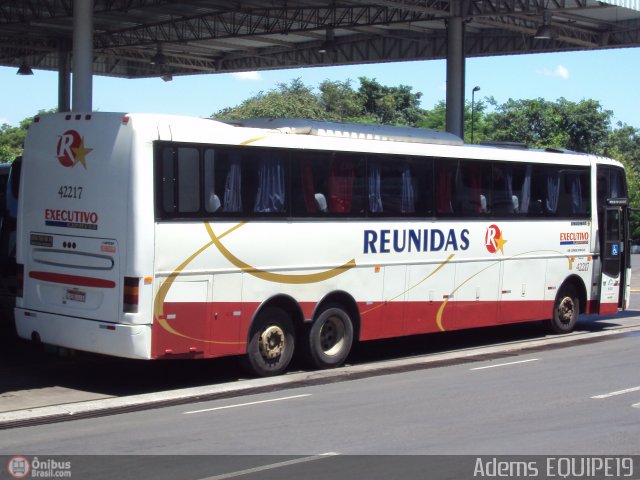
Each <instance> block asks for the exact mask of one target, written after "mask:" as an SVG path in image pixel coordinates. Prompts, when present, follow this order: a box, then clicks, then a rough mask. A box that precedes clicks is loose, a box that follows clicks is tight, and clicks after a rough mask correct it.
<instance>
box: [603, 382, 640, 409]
mask: <svg viewBox="0 0 640 480" xmlns="http://www.w3.org/2000/svg"><path fill="white" fill-rule="evenodd" d="M632 392H640V387H631V388H625V389H624V390H618V391H616V392H611V393H603V394H602V395H594V396H593V397H591V398H597V399H601V398H609V397H615V396H616V395H624V394H625V393H632ZM634 407H635V405H634Z"/></svg>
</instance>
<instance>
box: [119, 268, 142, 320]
mask: <svg viewBox="0 0 640 480" xmlns="http://www.w3.org/2000/svg"><path fill="white" fill-rule="evenodd" d="M123 300H124V301H123V305H124V307H123V310H124V312H125V313H138V303H139V301H140V279H139V278H137V277H124V299H123Z"/></svg>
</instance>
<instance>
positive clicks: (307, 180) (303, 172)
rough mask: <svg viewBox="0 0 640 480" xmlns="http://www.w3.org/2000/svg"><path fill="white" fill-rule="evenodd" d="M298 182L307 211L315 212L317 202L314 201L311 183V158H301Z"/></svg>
mask: <svg viewBox="0 0 640 480" xmlns="http://www.w3.org/2000/svg"><path fill="white" fill-rule="evenodd" d="M300 183H301V184H302V196H303V198H304V206H305V209H306V212H307V213H317V212H318V203H317V202H316V189H315V187H314V185H313V169H312V167H311V160H309V159H308V158H307V159H305V160H303V162H302V168H301V169H300Z"/></svg>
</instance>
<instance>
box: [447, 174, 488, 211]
mask: <svg viewBox="0 0 640 480" xmlns="http://www.w3.org/2000/svg"><path fill="white" fill-rule="evenodd" d="M458 167H459V168H458V171H457V172H456V179H455V185H456V192H455V203H456V209H458V207H459V208H460V211H461V212H462V213H466V214H469V213H474V214H477V213H485V211H486V208H485V209H484V210H485V211H483V208H484V206H483V203H484V202H482V169H481V167H480V165H478V164H477V163H471V162H460V163H459V164H458Z"/></svg>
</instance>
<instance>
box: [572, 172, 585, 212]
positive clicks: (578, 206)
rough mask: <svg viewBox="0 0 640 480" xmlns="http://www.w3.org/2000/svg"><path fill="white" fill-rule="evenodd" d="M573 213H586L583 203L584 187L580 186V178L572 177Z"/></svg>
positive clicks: (577, 176)
mask: <svg viewBox="0 0 640 480" xmlns="http://www.w3.org/2000/svg"><path fill="white" fill-rule="evenodd" d="M570 181H571V211H572V212H573V213H584V205H583V203H582V185H581V184H580V176H579V175H572V176H571V180H570Z"/></svg>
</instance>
